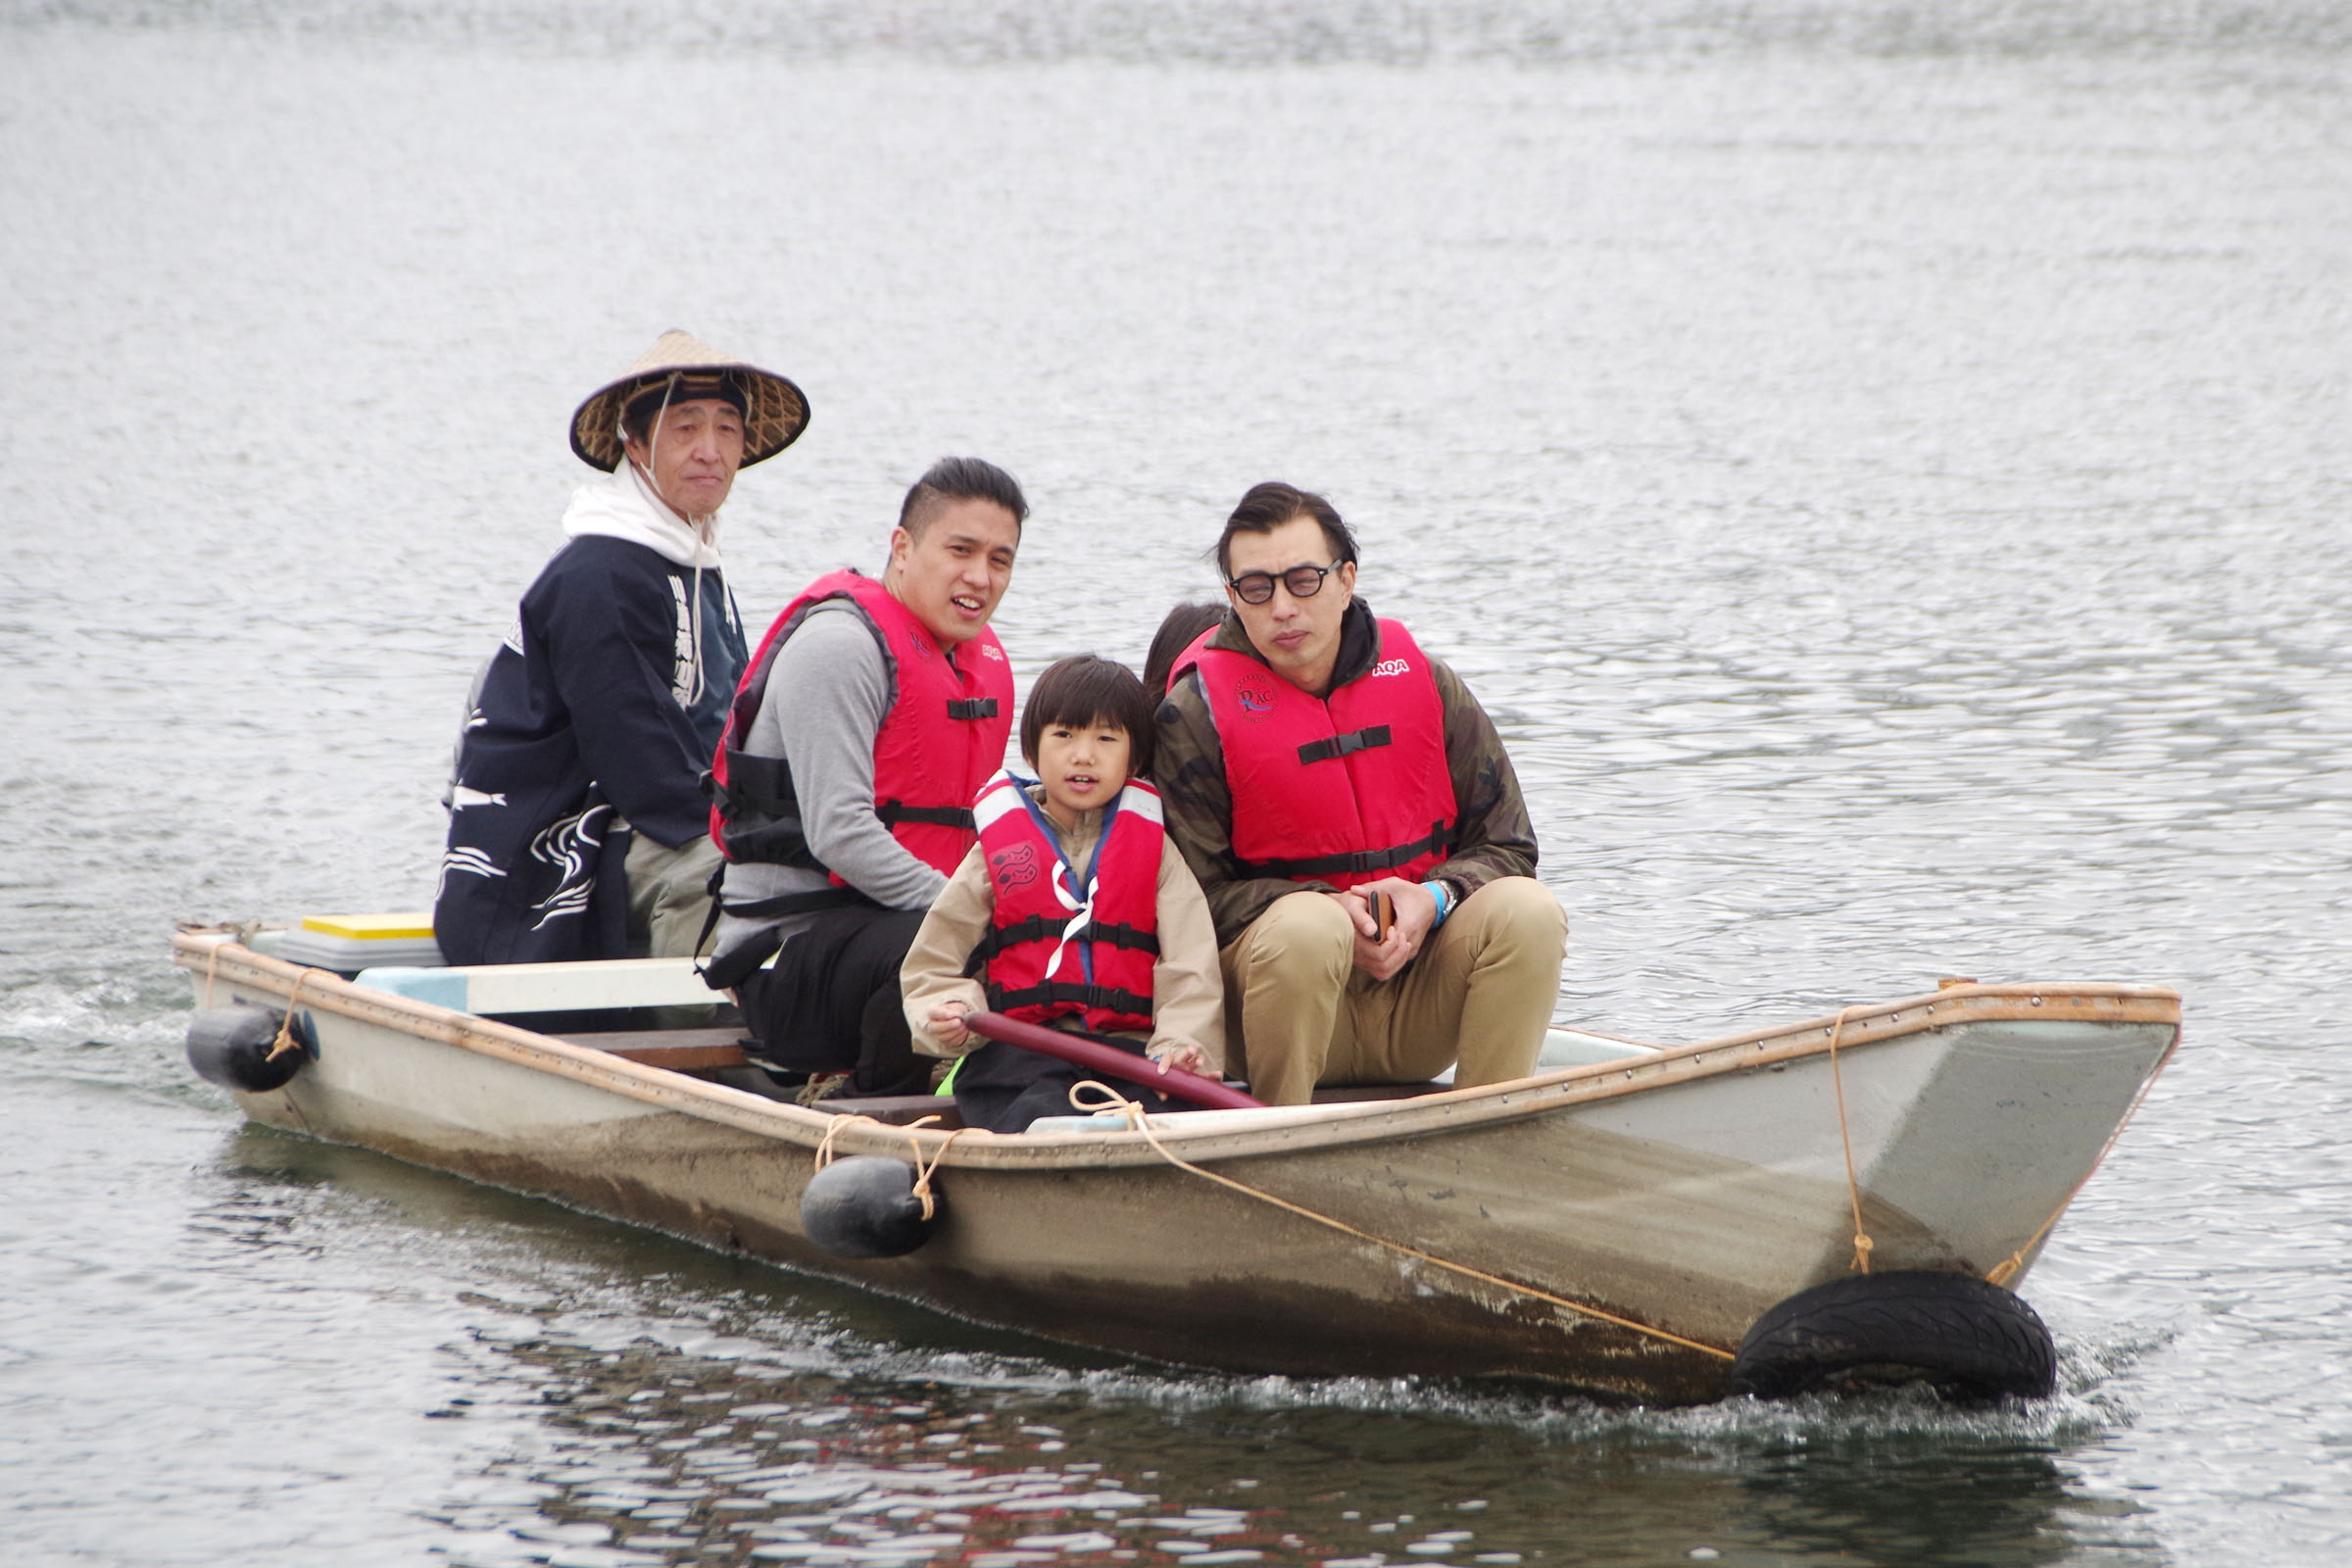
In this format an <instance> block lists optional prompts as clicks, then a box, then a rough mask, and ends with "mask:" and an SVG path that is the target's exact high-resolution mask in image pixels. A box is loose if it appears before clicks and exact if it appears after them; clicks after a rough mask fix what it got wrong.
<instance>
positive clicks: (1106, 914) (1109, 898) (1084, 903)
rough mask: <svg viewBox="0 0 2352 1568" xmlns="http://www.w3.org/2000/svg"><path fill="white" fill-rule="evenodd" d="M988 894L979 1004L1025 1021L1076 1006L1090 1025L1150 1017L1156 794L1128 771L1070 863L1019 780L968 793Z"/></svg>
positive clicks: (1145, 1022) (978, 963)
mask: <svg viewBox="0 0 2352 1568" xmlns="http://www.w3.org/2000/svg"><path fill="white" fill-rule="evenodd" d="M972 814H973V815H974V816H975V817H976V818H977V819H978V820H979V824H980V849H981V855H982V858H984V860H985V861H986V862H987V865H988V880H989V887H990V891H991V892H992V894H993V895H994V902H995V914H994V917H993V918H994V924H993V928H992V929H991V930H990V931H989V934H988V935H987V936H986V937H984V938H983V939H982V940H981V943H980V946H979V947H978V948H976V949H974V950H973V953H972V963H971V968H970V970H968V971H967V972H978V971H979V969H980V968H981V967H982V966H985V967H986V970H987V974H988V1005H989V1006H991V1007H992V1008H994V1009H995V1010H997V1011H998V1012H1002V1013H1004V1014H1005V1016H1006V1017H1010V1018H1018V1019H1021V1020H1022V1021H1023V1022H1026V1023H1045V1022H1046V1021H1048V1020H1049V1019H1054V1018H1066V1017H1068V1016H1070V1015H1071V1014H1072V1013H1076V1014H1078V1015H1079V1021H1080V1023H1081V1025H1082V1026H1083V1027H1085V1028H1088V1029H1093V1030H1097V1031H1103V1030H1115V1029H1149V1028H1151V1027H1152V962H1153V960H1154V959H1155V958H1157V957H1158V956H1159V936H1158V929H1159V918H1158V911H1159V857H1160V847H1161V845H1162V844H1163V843H1164V842H1165V836H1166V829H1165V828H1164V827H1163V825H1162V822H1161V817H1160V809H1159V794H1158V792H1157V791H1156V790H1154V789H1152V786H1151V785H1149V784H1146V783H1143V782H1142V781H1141V780H1137V779H1130V780H1128V782H1127V786H1126V788H1124V789H1122V790H1120V791H1119V793H1118V796H1117V798H1116V799H1115V800H1113V801H1112V802H1111V803H1110V805H1109V807H1108V808H1107V809H1105V810H1104V812H1103V836H1102V838H1101V839H1099V840H1097V841H1096V844H1095V854H1094V859H1093V861H1092V862H1091V863H1090V864H1087V865H1084V866H1076V865H1072V864H1071V863H1070V862H1069V861H1068V860H1067V859H1065V858H1063V856H1062V852H1061V846H1060V844H1059V843H1058V842H1057V840H1056V838H1055V836H1054V833H1053V832H1052V831H1051V829H1049V827H1048V826H1047V824H1046V821H1045V816H1044V810H1043V809H1042V808H1041V807H1039V806H1038V805H1037V803H1036V802H1034V801H1032V800H1030V799H1029V795H1028V792H1027V791H1026V790H1024V789H1022V788H1021V784H1020V781H1019V780H1017V779H1015V778H1014V777H1013V776H1012V775H1011V774H1009V773H1005V774H1000V775H999V776H998V777H997V778H996V780H995V781H994V782H992V783H991V784H990V785H989V786H988V788H987V789H985V790H983V791H981V793H980V798H979V799H978V800H977V801H974V802H973V803H972Z"/></svg>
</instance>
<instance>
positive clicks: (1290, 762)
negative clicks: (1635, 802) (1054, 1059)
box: [1153, 483, 1568, 1105]
mask: <svg viewBox="0 0 2352 1568" xmlns="http://www.w3.org/2000/svg"><path fill="white" fill-rule="evenodd" d="M1216 556H1217V567H1218V570H1219V572H1220V573H1221V574H1222V575H1223V576H1224V578H1225V593H1226V600H1227V605H1228V613H1227V614H1226V616H1225V618H1224V619H1223V620H1222V621H1221V622H1220V623H1218V624H1217V625H1216V626H1214V627H1212V628H1211V629H1210V630H1209V631H1207V632H1206V633H1204V634H1202V636H1201V639H1200V640H1199V641H1197V642H1196V643H1194V644H1193V645H1192V647H1191V648H1189V649H1187V650H1186V651H1185V653H1184V655H1183V656H1182V657H1181V658H1179V660H1178V661H1177V663H1176V667H1175V672H1174V674H1173V675H1172V676H1171V677H1170V683H1169V687H1168V692H1167V696H1166V698H1165V700H1164V701H1163V702H1162V703H1161V705H1160V708H1159V712H1158V715H1157V725H1158V737H1157V740H1158V761H1157V763H1156V765H1155V767H1154V769H1153V772H1154V775H1155V777H1154V781H1155V782H1156V783H1157V784H1158V786H1159V788H1160V791H1161V793H1162V796H1163V798H1164V807H1165V811H1166V816H1167V825H1168V831H1169V833H1170V834H1171V835H1172V836H1173V837H1174V838H1175V841H1176V844H1177V846H1178V847H1179V848H1180V849H1181V850H1183V852H1184V857H1185V859H1186V860H1187V861H1188V862H1189V863H1190V864H1191V866H1192V869H1193V874H1194V875H1195V876H1196V877H1198V878H1199V879H1200V882H1201V891H1202V892H1203V893H1205V894H1206V895H1207V896H1208V907H1209V912H1210V914H1211V915H1212V916H1213V917H1214V918H1215V921H1216V926H1217V941H1218V943H1219V945H1220V950H1221V951H1220V958H1221V960H1222V965H1223V968H1224V973H1225V988H1226V1009H1227V1011H1226V1016H1227V1017H1228V1018H1229V1019H1231V1020H1233V1021H1234V1022H1235V1023H1236V1024H1237V1025H1238V1034H1239V1039H1238V1040H1236V1041H1234V1042H1232V1045H1233V1047H1234V1048H1235V1049H1234V1050H1232V1051H1231V1052H1229V1054H1230V1055H1233V1056H1237V1057H1238V1058H1239V1063H1240V1066H1241V1070H1242V1071H1243V1074H1244V1076H1246V1077H1247V1078H1248V1080H1249V1082H1250V1092H1251V1093H1252V1094H1254V1095H1255V1096H1256V1097H1257V1098H1258V1099H1260V1100H1262V1101H1264V1102H1266V1103H1268V1104H1277V1105H1281V1104H1299V1103H1304V1102H1306V1101H1307V1100H1309V1099H1310V1098H1312V1096H1313V1093H1314V1090H1315V1089H1316V1087H1317V1086H1319V1085H1325V1086H1338V1085H1344V1084H1380V1083H1417V1082H1420V1081H1422V1080H1425V1079H1427V1078H1429V1077H1431V1076H1433V1075H1434V1074H1436V1073H1439V1072H1442V1071H1444V1070H1445V1069H1446V1067H1448V1066H1452V1067H1454V1068H1455V1072H1454V1082H1455V1084H1456V1085H1457V1086H1459V1087H1463V1088H1468V1087H1472V1086H1475V1085H1478V1084H1489V1083H1499V1082H1501V1081H1503V1080H1505V1079H1509V1078H1517V1077H1522V1076H1524V1075H1525V1074H1527V1073H1528V1072H1529V1071H1530V1070H1531V1069H1532V1068H1533V1067H1534V1065H1535V1059H1536V1053H1537V1052H1538V1050H1539V1049H1541V1047H1542V1045H1543V1041H1544V1026H1545V1025H1546V1024H1547V1023H1548V1022H1549V1021H1550V1018H1551V1009H1552V1005H1553V1004H1554V1003H1555V1002H1556V1001H1557V1000H1558V995H1559V979H1560V961H1561V957H1562V955H1563V953H1564V952H1565V950H1566V946H1567V939H1568V923H1567V917H1566V916H1565V915H1564V914H1563V913H1562V912H1561V909H1560V906H1559V903H1558V901H1557V900H1555V899H1554V898H1553V897H1552V896H1551V894H1550V892H1549V890H1547V889H1546V888H1544V885H1543V884H1542V883H1540V882H1538V881H1537V880H1536V879H1535V875H1534V872H1535V867H1536V835H1535V829H1534V827H1533V826H1532V825H1531V824H1530V822H1529V821H1528V815H1527V806H1526V803H1525V802H1524V801H1523V800H1522V799H1521V798H1520V794H1519V781H1518V777H1517V775H1516V774H1515V773H1514V772H1513V771H1512V768H1511V760H1510V757H1509V756H1508V754H1506V753H1505V752H1504V751H1503V748H1502V741H1501V738H1500V737H1499V736H1497V735H1496V734H1495V726H1494V724H1493V723H1492V722H1491V721H1490V720H1489V719H1488V717H1487V715H1486V712H1485V711H1484V710H1482V709H1481V708H1480V707H1479V706H1478V701H1477V699H1476V698H1474V697H1472V696H1471V695H1470V692H1469V689H1468V688H1467V687H1465V686H1464V685H1463V684H1462V683H1461V681H1460V679H1459V678H1458V677H1457V676H1455V675H1454V673H1453V671H1451V670H1450V669H1448V668H1446V666H1445V665H1444V664H1443V663H1440V662H1438V661H1436V660H1434V659H1432V658H1430V657H1429V656H1428V655H1426V654H1424V653H1423V652H1422V651H1421V649H1420V648H1419V647H1418V645H1416V644H1415V643H1414V641H1413V638H1412V634H1411V633H1410V632H1408V631H1406V630H1405V628H1404V627H1403V626H1402V625H1401V624H1400V623H1398V622H1397V621H1394V620H1383V619H1380V618H1377V617H1375V616H1374V615H1373V613H1372V612H1371V610H1370V609H1369V607H1367V606H1365V605H1364V604H1362V603H1361V602H1360V601H1358V600H1357V599H1356V598H1355V574H1356V551H1355V538H1354V535H1353V534H1352V533H1350V532H1349V531H1348V525H1347V523H1346V522H1344V521H1342V520H1341V517H1340V515H1339V513H1338V512H1337V511H1336V510H1335V509H1334V508H1333V507H1332V505H1331V503H1330V502H1329V501H1326V500H1325V499H1324V498H1323V497H1321V496H1318V495H1314V494H1312V493H1310V492H1307V491H1302V490H1299V489H1295V488H1294V487H1292V486H1290V485H1287V484H1279V483H1267V484H1261V485H1258V486H1256V487H1254V488H1253V489H1251V490H1250V493H1249V494H1248V495H1246V496H1244V497H1243V498H1242V502H1241V505H1240V506H1239V507H1237V508H1235V510H1234V513H1233V515H1232V516H1231V517H1229V518H1227V519H1226V523H1225V531H1224V533H1223V535H1222V536H1220V537H1219V539H1218V540H1217V552H1216Z"/></svg>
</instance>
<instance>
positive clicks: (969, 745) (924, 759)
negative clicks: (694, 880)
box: [711, 571, 1012, 883]
mask: <svg viewBox="0 0 2352 1568" xmlns="http://www.w3.org/2000/svg"><path fill="white" fill-rule="evenodd" d="M828 599H847V600H849V601H850V602H851V603H852V604H854V605H855V606H857V608H858V617H859V618H860V619H861V620H862V621H863V622H864V623H865V627H866V629H867V630H868V631H870V632H872V633H873V636H874V641H875V643H876V644H877V645H879V647H880V648H881V650H882V657H883V660H884V662H886V663H887V664H888V666H889V668H890V672H891V689H892V692H893V698H892V702H891V707H890V711H888V712H887V713H885V714H883V715H882V728H881V730H880V732H879V733H878V734H876V735H875V737H874V814H875V815H876V816H878V817H880V818H881V820H882V823H883V825H884V826H886V827H888V828H889V829H890V831H891V836H892V837H894V838H896V839H897V840H898V841H899V843H900V844H901V845H903V846H905V848H906V850H907V853H908V854H909V855H912V856H913V857H915V858H917V859H919V860H922V861H923V862H925V863H926V864H928V865H931V866H934V867H936V868H937V869H938V870H939V871H940V872H941V874H943V875H952V874H953V873H954V872H955V870H956V863H957V862H958V861H960V860H961V859H962V858H963V855H964V852H965V851H966V850H968V849H970V848H971V846H972V839H973V836H974V835H973V831H972V812H971V801H972V797H973V795H974V794H976V793H977V792H978V791H979V789H980V787H981V785H982V784H984V783H986V782H987V781H988V778H989V776H990V775H991V774H993V773H995V772H996V771H997V770H998V769H999V768H1000V767H1002V766H1003V765H1004V761H1005V739H1006V738H1007V737H1008V736H1009V735H1010V734H1011V733H1012V668H1011V666H1010V665H1009V664H1007V663H1006V662H1005V648H1004V645H1003V644H1002V643H1000V642H998V641H997V634H996V633H995V632H994V631H993V630H990V629H988V628H985V627H984V628H982V630H981V633H980V635H979V636H978V637H976V638H974V639H973V640H972V641H970V642H968V643H964V644H960V645H958V646H957V647H956V652H955V657H954V658H950V657H949V653H948V651H947V650H946V649H943V648H942V647H941V645H940V642H939V639H938V638H937V637H935V636H934V635H932V632H931V630H930V628H929V627H927V626H925V625H924V624H923V623H922V622H921V621H919V620H917V619H916V618H915V617H914V615H913V613H912V612H910V611H908V610H907V607H906V606H905V605H902V604H900V603H899V601H898V600H897V599H896V598H894V597H892V595H891V593H890V590H888V589H887V588H884V587H883V586H882V584H881V583H880V582H879V581H878V580H876V579H875V578H872V577H867V576H863V575H860V574H859V573H858V572H855V571H837V572H833V573H831V574H829V575H827V576H823V577H819V578H818V579H817V580H816V581H814V582H812V583H810V584H809V586H808V587H807V588H806V589H804V590H802V592H801V595H800V597H799V598H797V599H795V600H794V601H793V602H792V603H791V604H789V605H786V606H785V607H784V612H783V613H782V614H779V615H778V616H777V617H776V619H775V624H773V625H772V626H770V627H769V628H768V630H767V635H766V636H765V637H763V638H761V639H760V649H759V652H757V653H756V654H754V655H753V656H752V662H751V663H750V665H749V666H748V667H747V668H746V669H745V670H744V674H743V681H742V683H741V684H740V685H739V686H737V687H736V690H735V701H734V703H733V704H732V705H731V706H730V707H729V708H728V711H727V724H726V730H725V732H724V733H723V734H722V735H721V736H720V737H719V742H718V752H717V755H716V756H715V757H714V758H713V759H712V760H711V799H712V805H711V839H712V841H713V842H715V843H716V844H717V845H718V848H719V851H720V853H721V854H723V855H725V856H726V858H728V859H730V860H756V861H762V862H768V863H772V864H779V865H797V866H803V867H808V868H811V869H825V867H823V866H822V865H821V864H820V862H819V861H818V860H817V858H816V857H815V855H814V854H812V853H811V852H810V850H809V838H808V834H807V832H806V831H805V830H804V828H803V826H802V823H801V808H800V800H799V797H798V795H797V794H796V793H795V791H794V789H793V783H792V770H791V768H790V767H789V766H788V765H787V764H786V762H785V760H784V759H782V758H781V757H764V756H761V755H760V754H758V753H754V752H747V751H744V750H743V749H742V744H743V737H744V736H746V735H748V734H749V733H750V732H751V727H752V720H753V719H755V718H756V717H758V716H759V712H760V703H761V701H762V700H763V699H764V698H765V696H766V694H767V677H768V672H769V670H770V669H772V668H773V667H774V664H775V660H776V652H777V650H778V649H780V648H782V647H783V646H784V644H785V642H786V641H787V640H789V639H790V638H791V636H792V634H793V633H794V632H796V631H798V630H799V629H800V626H801V623H802V622H803V621H804V620H805V619H806V618H807V617H808V614H809V611H810V610H811V609H813V608H814V607H815V606H816V605H818V604H819V603H821V602H823V601H825V600H828ZM840 880H841V879H840V878H839V877H835V878H834V881H835V882H836V883H839V882H840Z"/></svg>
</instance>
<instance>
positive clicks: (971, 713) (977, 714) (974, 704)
mask: <svg viewBox="0 0 2352 1568" xmlns="http://www.w3.org/2000/svg"><path fill="white" fill-rule="evenodd" d="M948 716H949V717H950V718H994V717H996V716H997V700H996V699H995V698H994V697H951V698H949V699H948Z"/></svg>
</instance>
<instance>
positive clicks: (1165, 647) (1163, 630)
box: [1144, 604, 1225, 702]
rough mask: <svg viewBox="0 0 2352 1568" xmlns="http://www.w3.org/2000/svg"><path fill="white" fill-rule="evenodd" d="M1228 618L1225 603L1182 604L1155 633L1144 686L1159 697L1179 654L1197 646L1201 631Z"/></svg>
mask: <svg viewBox="0 0 2352 1568" xmlns="http://www.w3.org/2000/svg"><path fill="white" fill-rule="evenodd" d="M1224 618H1225V607H1224V606H1223V605H1212V604H1198V605H1178V606H1176V607H1175V608H1174V609H1173V610H1170V611H1169V612H1168V615H1167V618H1166V619H1165V620H1162V621H1161V622H1160V623H1159V630H1157V631H1155V632H1153V633H1152V650H1151V652H1150V653H1147V654H1146V655H1144V689H1145V690H1146V691H1149V692H1150V693H1151V694H1152V701H1153V702H1157V701H1159V699H1160V697H1161V695H1162V694H1164V693H1165V692H1166V691H1167V689H1168V671H1169V670H1170V669H1172V668H1174V667H1175V664H1176V656H1177V655H1178V654H1181V653H1183V652H1184V651H1185V650H1186V649H1187V648H1190V647H1192V646H1193V644H1194V642H1195V641H1196V640H1198V639H1199V637H1200V635H1201V633H1202V632H1204V631H1206V630H1208V628H1209V627H1211V626H1214V625H1215V624H1216V623H1217V622H1218V621H1220V620H1223V619H1224Z"/></svg>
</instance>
